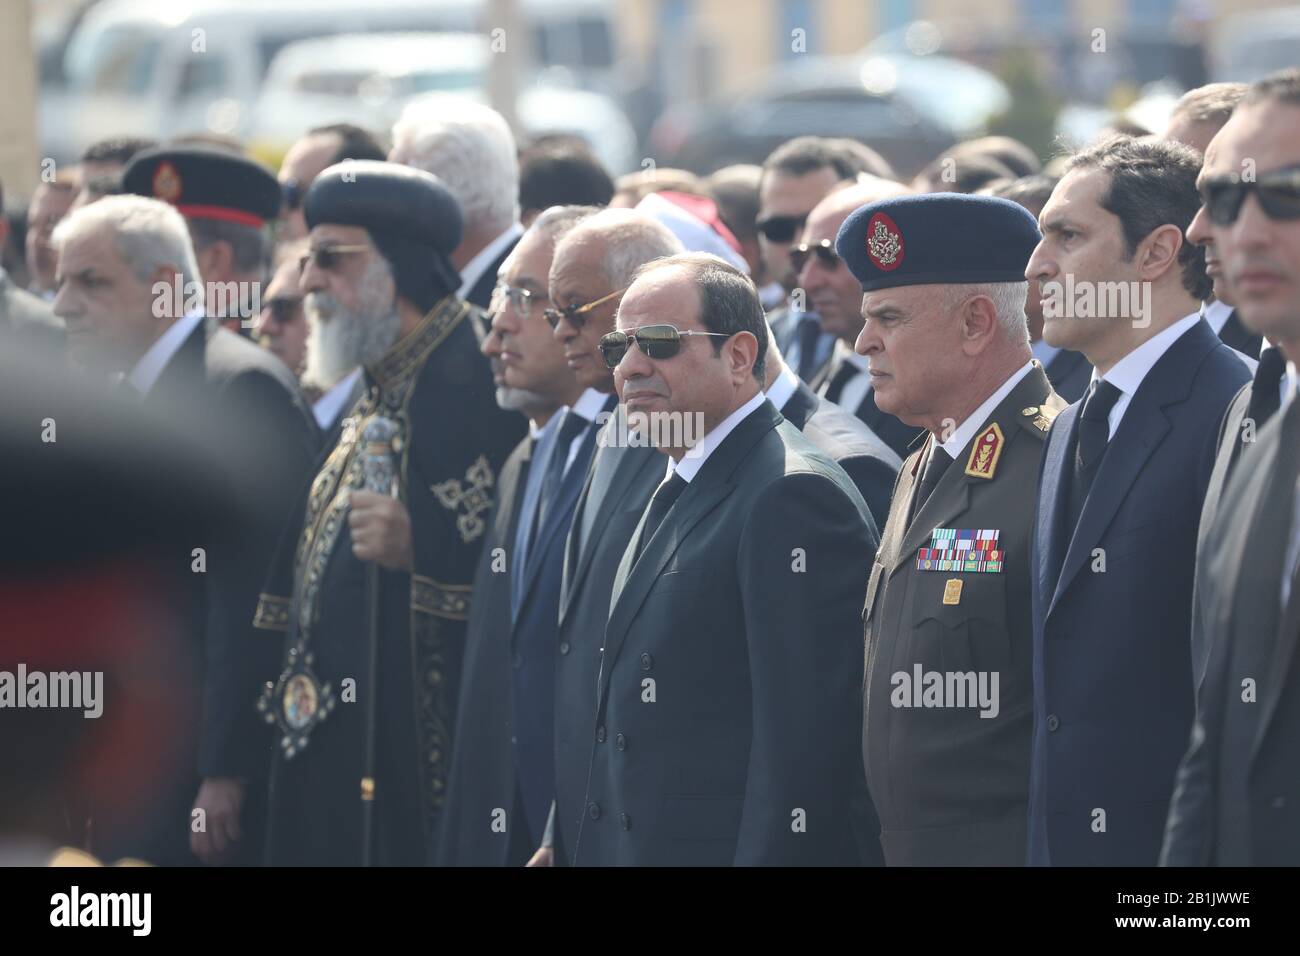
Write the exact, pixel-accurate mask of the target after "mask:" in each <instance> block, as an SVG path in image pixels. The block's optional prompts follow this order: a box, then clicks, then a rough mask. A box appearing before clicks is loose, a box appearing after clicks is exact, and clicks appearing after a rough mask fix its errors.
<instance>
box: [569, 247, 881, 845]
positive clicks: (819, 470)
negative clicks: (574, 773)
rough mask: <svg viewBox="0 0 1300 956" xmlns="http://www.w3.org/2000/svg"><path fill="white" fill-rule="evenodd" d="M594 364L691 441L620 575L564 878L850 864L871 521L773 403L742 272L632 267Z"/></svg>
mask: <svg viewBox="0 0 1300 956" xmlns="http://www.w3.org/2000/svg"><path fill="white" fill-rule="evenodd" d="M629 336H632V337H634V339H635V344H631V343H630V341H629ZM602 351H603V352H604V353H605V356H606V359H607V360H608V361H610V362H613V361H615V360H617V361H618V363H619V364H618V366H617V368H616V369H615V383H616V385H617V387H618V390H619V396H620V398H621V400H622V402H623V404H624V406H625V408H626V410H627V412H628V416H629V419H630V420H632V421H634V422H636V421H638V419H639V421H640V423H641V424H640V425H639V426H638V427H640V428H648V429H649V430H650V433H651V434H654V433H655V430H656V429H658V430H659V433H660V435H661V436H662V435H663V434H664V433H665V429H668V430H670V431H671V429H672V428H678V429H680V431H679V432H677V433H676V434H677V435H679V436H681V437H680V440H679V439H678V438H673V439H669V440H667V441H666V442H664V443H663V444H662V446H661V447H660V449H659V450H660V451H661V452H663V453H665V454H664V458H663V459H662V460H663V462H664V470H663V471H661V472H660V476H661V481H660V484H659V487H658V489H657V490H656V492H655V494H654V496H653V497H652V499H651V501H650V504H649V505H648V506H647V508H646V510H645V512H644V513H643V515H642V516H641V519H640V522H639V524H638V526H637V528H636V530H635V531H634V533H633V535H632V539H631V541H630V542H629V544H628V547H627V550H626V551H625V552H624V553H623V555H622V557H621V559H620V561H619V565H618V569H617V572H616V574H615V577H614V592H613V599H612V605H611V607H610V613H609V619H608V624H607V626H606V628H605V631H604V641H603V644H604V647H603V652H602V655H601V665H600V671H599V676H598V682H597V687H596V688H595V691H596V700H597V704H596V727H595V732H594V734H592V736H591V739H590V740H589V741H588V742H587V747H588V748H589V750H588V752H589V754H590V758H589V759H590V762H589V771H588V775H587V777H588V783H587V788H586V791H587V792H586V800H585V804H586V809H585V812H584V814H583V816H582V819H581V821H580V824H579V828H578V832H577V835H576V837H575V838H574V841H573V846H572V848H571V850H572V853H573V858H574V862H575V863H576V864H577V865H582V866H602V865H714V866H718V865H724V866H730V865H757V864H774V865H801V864H802V865H810V864H851V863H855V862H857V861H858V854H857V849H856V847H855V844H854V840H853V834H852V827H851V825H850V821H849V816H850V803H851V801H852V799H853V796H854V795H855V793H856V792H858V790H859V789H860V787H859V786H858V784H859V778H860V776H861V772H862V771H861V764H860V763H859V761H858V760H857V757H856V744H857V733H856V729H855V725H856V721H857V718H858V715H859V714H860V696H859V693H860V676H861V654H862V651H861V644H860V639H859V636H858V633H857V629H858V626H859V625H858V613H859V610H860V606H861V597H862V593H863V588H864V586H865V584H866V574H865V571H866V564H865V557H866V556H867V555H869V554H871V553H872V552H873V551H874V549H875V547H876V544H877V537H876V534H875V531H874V528H873V526H872V521H871V518H870V514H869V512H868V511H867V507H866V505H865V503H864V502H863V501H862V497H861V495H859V494H858V492H857V489H856V488H854V486H853V483H852V482H851V481H850V480H849V478H848V476H847V475H845V474H844V472H843V470H842V469H841V468H839V466H837V465H836V464H835V463H834V462H832V461H831V460H830V459H829V458H827V457H826V456H825V455H824V454H822V453H821V452H819V451H817V450H816V449H815V448H814V447H813V446H812V445H811V444H810V443H809V442H808V441H807V440H806V439H805V438H803V436H802V435H801V434H800V433H799V432H798V431H797V430H796V429H795V428H794V427H793V426H792V425H790V424H788V423H786V422H785V421H784V420H783V419H782V418H781V415H780V413H779V412H777V411H776V409H775V408H773V407H772V404H771V403H770V402H768V401H767V399H766V398H765V396H764V394H763V392H762V386H761V382H762V378H763V364H764V358H765V353H766V351H767V328H766V324H765V322H764V317H763V311H762V307H761V306H760V305H759V301H758V295H757V292H756V290H755V289H754V286H753V284H752V283H751V282H750V281H749V280H748V278H747V277H746V276H744V275H743V274H742V273H740V272H739V271H737V270H736V269H734V268H732V267H730V266H728V265H726V264H725V263H722V262H721V261H719V260H717V259H715V258H714V257H712V256H706V255H701V254H684V255H680V256H673V257H670V258H667V259H663V260H660V261H658V262H655V263H652V264H651V265H649V266H648V267H646V268H644V269H642V270H641V271H640V272H639V274H638V277H637V279H636V280H635V281H634V282H633V284H632V286H631V288H630V289H629V290H628V292H627V293H626V294H625V297H624V299H623V303H622V305H621V307H620V309H619V314H618V331H617V332H615V333H612V334H611V336H607V337H606V338H605V339H604V340H603V341H602ZM697 426H698V427H697ZM686 436H694V437H693V438H691V439H688V438H687V437H686ZM670 445H675V446H676V447H670ZM611 506H615V503H613V502H611Z"/></svg>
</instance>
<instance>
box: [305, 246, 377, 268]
mask: <svg viewBox="0 0 1300 956" xmlns="http://www.w3.org/2000/svg"><path fill="white" fill-rule="evenodd" d="M369 251H370V247H369V246H363V245H355V246H315V247H313V248H311V249H308V250H307V254H306V255H305V256H303V257H301V258H300V259H299V260H298V275H302V274H303V273H304V272H306V271H307V264H308V263H310V262H311V261H312V259H315V260H316V265H318V266H320V267H321V268H322V269H324V270H325V271H326V272H332V271H333V270H334V269H337V268H338V265H339V256H342V255H347V254H349V253H354V252H369Z"/></svg>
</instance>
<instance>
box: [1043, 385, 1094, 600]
mask: <svg viewBox="0 0 1300 956" xmlns="http://www.w3.org/2000/svg"><path fill="white" fill-rule="evenodd" d="M1082 407H1083V406H1082V404H1081V403H1077V402H1076V403H1075V404H1073V405H1071V406H1070V407H1069V408H1067V409H1065V410H1064V411H1063V412H1061V414H1060V415H1058V416H1057V418H1056V426H1055V427H1054V428H1053V429H1052V433H1051V434H1050V435H1049V436H1048V439H1047V449H1046V451H1045V452H1044V456H1043V477H1042V481H1041V483H1040V493H1039V495H1038V515H1037V518H1036V520H1035V523H1034V524H1035V528H1036V529H1037V530H1036V531H1035V534H1036V535H1037V537H1038V556H1039V557H1038V568H1037V573H1038V588H1037V589H1038V593H1039V595H1040V596H1041V597H1042V599H1043V601H1044V607H1047V606H1050V604H1051V602H1052V598H1053V595H1054V593H1055V590H1056V582H1058V581H1059V580H1060V579H1061V565H1062V563H1063V562H1064V560H1065V551H1066V548H1067V547H1068V545H1069V540H1068V539H1067V538H1066V537H1065V511H1066V505H1067V498H1066V495H1065V494H1064V492H1065V488H1066V482H1067V481H1069V479H1070V472H1069V470H1068V469H1069V468H1070V449H1071V448H1073V447H1074V442H1075V440H1076V432H1077V431H1078V427H1079V413H1080V409H1081V408H1082Z"/></svg>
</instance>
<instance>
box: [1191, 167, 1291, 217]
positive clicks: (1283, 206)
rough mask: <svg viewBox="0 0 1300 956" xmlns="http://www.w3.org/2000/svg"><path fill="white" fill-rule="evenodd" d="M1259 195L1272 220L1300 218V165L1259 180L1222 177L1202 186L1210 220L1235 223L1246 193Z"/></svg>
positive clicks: (1258, 197) (1269, 174) (1206, 210)
mask: <svg viewBox="0 0 1300 956" xmlns="http://www.w3.org/2000/svg"><path fill="white" fill-rule="evenodd" d="M1252 192H1253V193H1254V194H1255V198H1257V199H1258V200H1259V205H1260V208H1261V209H1263V210H1264V215H1266V216H1268V218H1270V219H1280V220H1291V219H1300V166H1292V167H1289V168H1287V169H1279V170H1275V171H1274V172H1271V173H1265V174H1264V175H1262V176H1260V177H1259V179H1258V180H1257V181H1255V182H1241V181H1240V177H1238V176H1221V177H1216V178H1214V179H1211V180H1209V181H1207V182H1206V183H1204V184H1203V185H1202V186H1201V199H1202V200H1203V201H1204V203H1205V212H1206V214H1207V215H1208V216H1209V217H1210V222H1212V223H1214V224H1215V225H1216V226H1231V225H1232V224H1233V223H1234V222H1236V221H1237V216H1239V215H1240V214H1241V207H1242V205H1243V204H1244V203H1245V202H1246V196H1248V195H1249V194H1250V193H1252Z"/></svg>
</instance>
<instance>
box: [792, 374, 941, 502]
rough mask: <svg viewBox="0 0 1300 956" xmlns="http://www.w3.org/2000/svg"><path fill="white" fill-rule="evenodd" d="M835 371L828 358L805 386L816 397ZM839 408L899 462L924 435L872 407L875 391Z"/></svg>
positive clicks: (874, 405)
mask: <svg viewBox="0 0 1300 956" xmlns="http://www.w3.org/2000/svg"><path fill="white" fill-rule="evenodd" d="M838 370H839V364H838V363H837V362H836V360H835V358H834V356H832V358H831V360H830V361H829V362H827V363H826V365H825V366H823V368H822V370H821V371H820V372H818V373H817V375H816V376H814V377H813V380H812V381H811V382H809V383H808V385H809V386H810V387H811V388H812V390H813V391H815V392H818V393H820V392H821V391H822V390H823V389H822V386H823V385H824V384H826V383H827V382H829V381H830V380H831V378H833V377H834V375H835V373H836V372H837V371H838ZM862 374H866V373H865V372H864V373H862ZM840 407H842V408H844V410H845V411H848V412H852V413H853V414H854V415H856V416H857V417H858V419H860V420H861V421H862V422H863V423H864V424H866V426H867V427H868V428H869V429H871V432H872V434H873V435H875V436H876V437H877V438H879V439H880V440H881V441H883V442H884V443H885V444H886V445H888V446H889V448H890V450H891V451H893V452H894V454H895V455H897V456H898V458H899V461H902V460H903V459H905V458H906V457H907V456H908V455H910V454H911V453H912V452H913V451H914V450H915V449H914V447H913V445H914V443H915V442H916V440H917V439H918V438H920V437H921V436H922V435H923V434H925V429H924V428H913V427H912V426H911V425H906V424H904V423H903V422H901V421H899V420H898V419H897V418H895V417H894V416H893V415H890V414H889V413H888V412H882V411H881V410H880V408H879V407H877V405H876V390H875V389H874V388H871V389H868V390H867V394H866V397H865V398H863V399H862V401H861V402H859V403H858V407H857V408H848V407H847V406H840ZM881 527H883V525H881Z"/></svg>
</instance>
